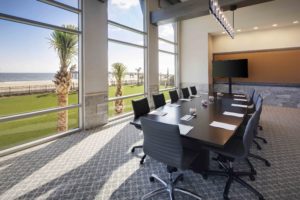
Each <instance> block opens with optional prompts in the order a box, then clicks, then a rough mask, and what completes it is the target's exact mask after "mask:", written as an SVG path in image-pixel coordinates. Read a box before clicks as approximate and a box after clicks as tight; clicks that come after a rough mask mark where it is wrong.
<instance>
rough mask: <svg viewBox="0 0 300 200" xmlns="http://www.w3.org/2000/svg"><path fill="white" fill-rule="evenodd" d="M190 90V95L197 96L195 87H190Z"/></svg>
mask: <svg viewBox="0 0 300 200" xmlns="http://www.w3.org/2000/svg"><path fill="white" fill-rule="evenodd" d="M190 89H191V93H192V95H196V94H197V89H196V87H195V86H191V87H190Z"/></svg>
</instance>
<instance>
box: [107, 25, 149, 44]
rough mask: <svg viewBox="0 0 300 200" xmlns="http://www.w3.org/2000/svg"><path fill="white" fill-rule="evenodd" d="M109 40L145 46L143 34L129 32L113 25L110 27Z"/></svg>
mask: <svg viewBox="0 0 300 200" xmlns="http://www.w3.org/2000/svg"><path fill="white" fill-rule="evenodd" d="M108 38H110V39H116V40H121V41H124V42H129V43H133V44H138V45H142V46H144V36H143V35H142V34H138V33H135V32H132V31H127V30H125V29H122V28H119V27H116V26H113V25H108Z"/></svg>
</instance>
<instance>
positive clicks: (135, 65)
mask: <svg viewBox="0 0 300 200" xmlns="http://www.w3.org/2000/svg"><path fill="white" fill-rule="evenodd" d="M108 63H109V65H108V72H109V77H108V83H109V97H115V96H118V95H119V94H120V93H119V91H117V87H116V85H117V84H118V82H117V79H116V78H118V76H116V75H117V74H116V73H114V68H113V66H115V65H113V64H115V63H120V64H122V66H121V67H118V66H115V68H116V69H121V68H124V70H122V74H121V84H122V86H124V87H123V88H122V91H121V94H122V96H126V95H130V94H136V93H144V49H143V48H137V47H131V46H127V45H122V44H117V43H114V42H109V43H108ZM125 86H128V87H125ZM116 92H118V94H116Z"/></svg>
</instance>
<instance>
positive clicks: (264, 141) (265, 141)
mask: <svg viewBox="0 0 300 200" xmlns="http://www.w3.org/2000/svg"><path fill="white" fill-rule="evenodd" d="M255 139H259V140H262V141H263V143H265V144H267V143H268V142H267V140H266V139H265V138H263V137H260V136H255Z"/></svg>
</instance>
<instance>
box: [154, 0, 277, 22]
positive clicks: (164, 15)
mask: <svg viewBox="0 0 300 200" xmlns="http://www.w3.org/2000/svg"><path fill="white" fill-rule="evenodd" d="M269 1H273V0H220V1H219V5H220V6H221V7H222V9H223V11H227V10H230V6H232V5H236V6H237V8H242V7H246V6H252V5H255V4H260V3H264V2H269ZM208 6H209V4H208V0H189V1H185V2H182V3H177V4H174V5H171V6H168V7H166V8H163V9H159V10H155V11H152V12H151V23H152V24H156V25H160V24H167V23H172V22H176V21H181V20H186V19H191V18H195V17H201V16H205V15H208V14H209V7H208Z"/></svg>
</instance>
